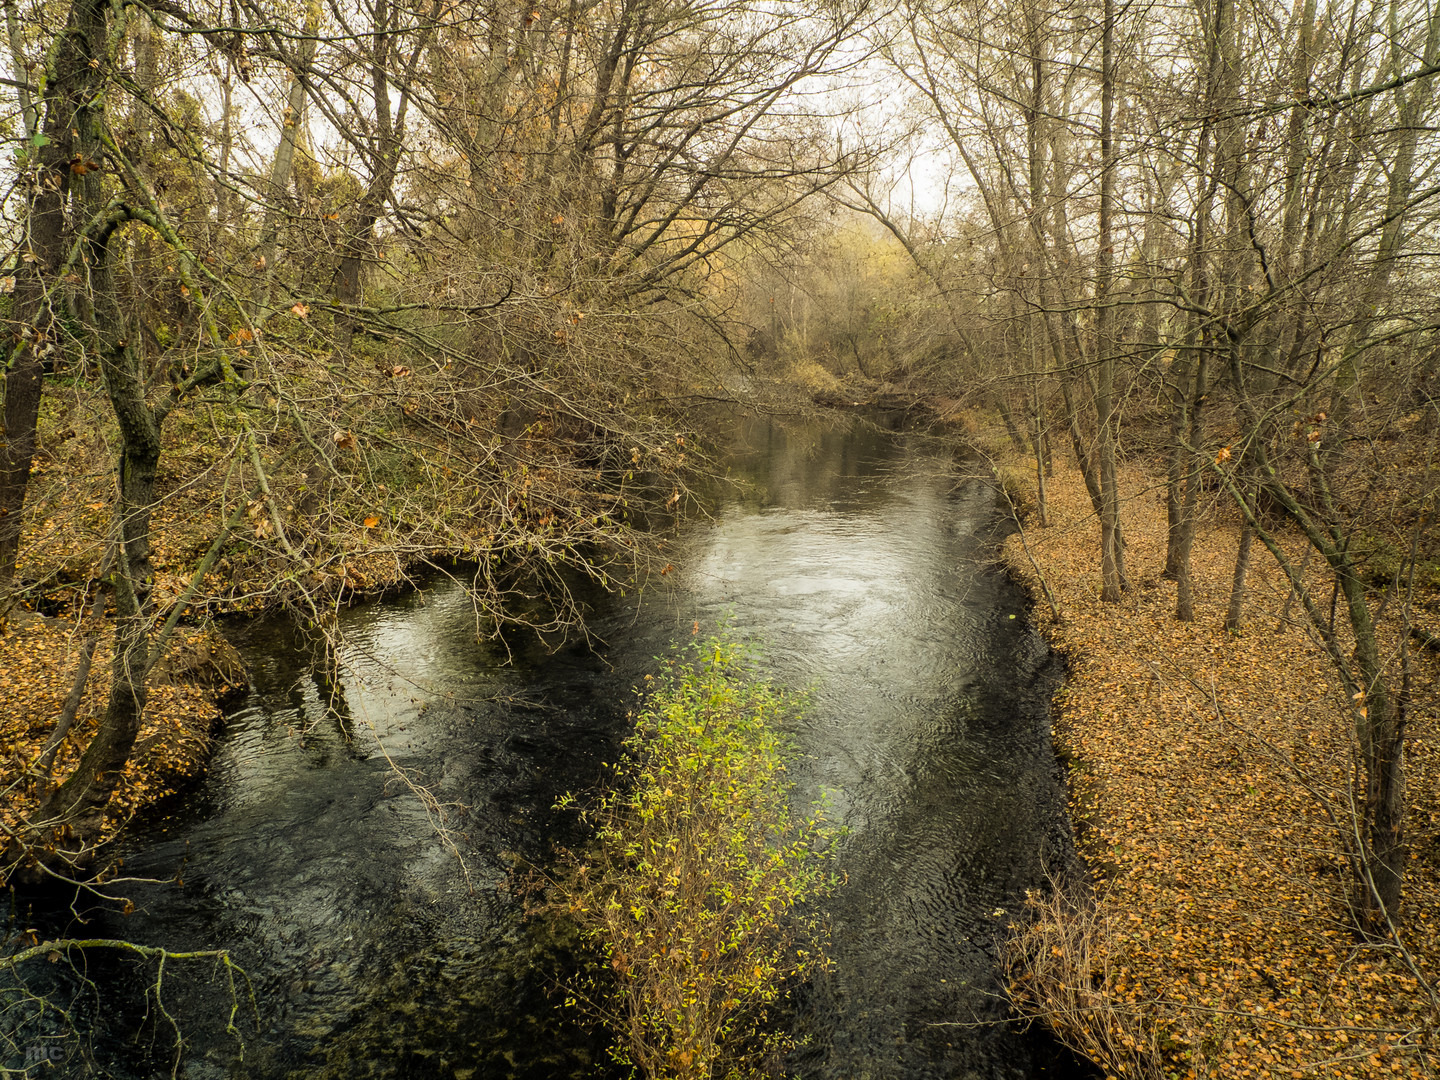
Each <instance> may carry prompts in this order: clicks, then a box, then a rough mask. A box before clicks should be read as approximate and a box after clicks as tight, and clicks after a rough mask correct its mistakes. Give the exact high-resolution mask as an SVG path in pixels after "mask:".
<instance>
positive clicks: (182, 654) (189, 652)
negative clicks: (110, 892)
mask: <svg viewBox="0 0 1440 1080" xmlns="http://www.w3.org/2000/svg"><path fill="white" fill-rule="evenodd" d="M91 629H92V628H89V627H86V626H84V625H77V624H76V623H74V622H67V621H63V620H58V619H42V618H38V617H35V616H23V617H21V618H19V619H14V620H13V621H12V625H11V627H10V629H9V632H8V633H5V634H3V635H0V833H3V832H4V831H5V830H8V829H11V828H14V827H16V826H17V825H18V824H19V823H20V821H21V819H22V818H23V817H24V816H25V815H27V814H29V813H30V812H32V811H33V810H34V809H35V808H36V806H38V805H39V801H40V798H41V795H42V791H43V788H44V786H45V784H46V783H47V782H54V783H58V782H59V781H61V780H63V779H64V778H65V777H67V776H69V775H70V773H71V772H73V771H74V769H75V766H76V764H77V763H78V762H79V760H80V754H81V752H82V751H83V750H84V748H85V746H86V744H87V743H88V742H89V741H90V738H91V737H92V736H93V735H94V733H95V728H96V725H97V724H98V723H99V719H100V715H101V714H102V713H103V712H104V710H105V702H106V698H107V696H108V694H109V690H110V634H109V632H108V631H109V626H108V623H106V624H104V625H103V626H102V627H101V628H100V630H101V632H100V639H99V642H98V646H97V648H96V652H95V656H94V663H93V665H92V668H91V671H90V677H89V679H88V680H87V681H86V685H85V691H84V696H83V697H82V698H81V701H80V707H79V710H78V712H77V713H76V718H75V723H74V725H73V727H72V728H71V730H70V733H69V736H68V737H67V738H66V739H65V741H64V742H63V743H61V744H60V746H59V748H58V751H57V752H56V754H55V758H54V761H53V763H52V764H51V766H50V768H49V769H45V768H43V766H42V759H43V758H44V756H45V754H44V751H45V746H46V743H47V741H48V740H49V738H50V736H51V733H52V732H53V731H54V729H55V722H56V718H57V717H58V716H59V715H60V714H61V711H62V707H63V705H64V702H65V699H66V697H67V696H68V695H69V693H70V690H71V685H72V682H73V680H74V678H75V674H76V671H77V669H78V668H79V667H80V655H81V652H82V650H83V648H84V638H85V636H86V632H87V631H88V630H91ZM151 682H152V685H151V688H150V699H149V702H148V704H147V706H146V709H145V719H144V722H143V723H142V725H141V728H140V735H139V738H138V739H137V741H136V743H135V752H134V753H133V754H132V755H131V757H130V761H129V763H128V764H127V765H126V767H125V770H124V772H123V773H122V774H121V778H120V785H119V787H118V788H117V790H116V792H115V797H114V799H113V800H112V801H111V803H110V806H109V808H108V810H107V814H106V822H105V830H104V834H103V835H102V838H101V839H102V840H103V839H108V838H110V837H112V836H114V835H115V833H116V832H117V831H118V830H119V828H120V827H121V826H122V825H123V824H124V823H125V822H126V821H127V820H128V819H129V818H130V817H132V816H133V815H134V814H135V812H136V811H137V810H139V809H140V808H142V807H143V806H145V805H147V804H149V803H152V802H155V801H156V800H158V799H161V798H164V797H165V796H167V795H170V794H173V793H174V792H175V791H177V790H179V789H180V788H181V787H183V786H185V785H186V784H188V783H190V782H191V781H193V780H194V779H195V778H196V777H197V776H199V775H200V774H201V773H203V772H204V769H205V766H206V763H207V760H208V758H209V753H210V745H211V734H212V732H213V730H214V727H215V723H216V721H218V720H219V718H220V706H219V704H218V702H219V701H220V700H221V699H222V698H223V697H224V696H225V695H226V694H227V693H228V692H230V691H232V690H234V689H235V688H237V687H238V686H242V685H243V684H244V673H243V668H242V666H241V664H240V661H239V658H238V656H236V655H235V652H234V650H233V648H231V647H230V646H229V644H228V643H226V642H225V640H224V638H222V637H221V636H220V634H219V633H218V631H215V630H208V631H205V632H192V631H184V632H181V633H180V634H178V635H177V637H176V639H174V640H173V641H172V644H171V648H170V650H169V651H168V652H167V654H166V656H165V657H164V659H162V661H161V662H160V663H159V664H158V665H157V666H156V670H155V673H154V677H153V678H152V680H151ZM47 777H48V780H47Z"/></svg>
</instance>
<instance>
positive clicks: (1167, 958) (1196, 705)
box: [982, 434, 1440, 1078]
mask: <svg viewBox="0 0 1440 1080" xmlns="http://www.w3.org/2000/svg"><path fill="white" fill-rule="evenodd" d="M1003 439H1004V436H1003V434H1001V435H1000V436H999V438H998V439H992V440H990V442H991V446H992V450H993V451H994V458H995V461H996V464H997V465H998V466H999V467H1001V468H1002V469H1004V470H1005V478H1006V480H1007V482H1008V485H1010V486H1020V487H1021V488H1024V487H1025V486H1026V485H1033V479H1029V480H1027V479H1026V477H1027V476H1032V477H1033V471H1031V472H1028V473H1027V468H1030V469H1032V470H1033V466H1029V465H1028V463H1027V462H1025V461H1023V460H1021V459H1020V458H1019V457H1018V456H1017V455H1013V451H1010V450H1009V448H1008V447H1003V448H1002V447H1000V446H999V443H1000V441H1001V440H1003ZM982 441H983V440H982ZM1122 484H1123V489H1124V495H1125V497H1124V503H1123V508H1122V520H1123V525H1124V528H1125V535H1126V539H1127V542H1128V547H1127V559H1128V563H1129V572H1130V575H1131V578H1132V581H1133V583H1134V587H1133V588H1132V589H1131V590H1130V591H1129V592H1128V593H1127V594H1126V596H1125V598H1124V600H1123V602H1122V603H1120V604H1118V605H1107V604H1102V603H1101V602H1100V596H1099V594H1100V573H1099V558H1098V551H1099V526H1098V523H1097V521H1096V519H1095V516H1094V514H1093V512H1092V510H1091V507H1090V503H1089V499H1088V496H1087V494H1086V491H1085V487H1084V483H1083V480H1082V478H1081V476H1080V474H1079V472H1078V470H1077V469H1075V468H1073V467H1072V466H1070V465H1069V464H1068V463H1062V462H1061V461H1059V460H1057V461H1056V464H1055V472H1054V476H1053V477H1051V478H1050V479H1049V480H1048V481H1047V495H1048V510H1049V515H1050V522H1051V523H1050V527H1049V528H1045V529H1041V528H1038V527H1036V525H1035V523H1034V522H1033V521H1027V522H1026V523H1025V524H1024V528H1023V531H1022V532H1020V533H1017V534H1016V535H1014V536H1012V537H1011V538H1010V539H1009V540H1008V541H1007V543H1006V546H1005V550H1004V554H1005V559H1006V561H1007V563H1008V564H1009V566H1010V567H1011V569H1012V570H1013V572H1014V574H1015V575H1016V576H1017V577H1018V578H1019V579H1020V580H1021V581H1022V582H1024V583H1025V584H1026V585H1027V587H1029V588H1030V590H1031V592H1032V595H1033V596H1034V597H1035V600H1036V603H1035V609H1034V610H1035V619H1036V621H1037V623H1038V624H1039V626H1040V628H1041V630H1042V631H1043V632H1044V633H1045V635H1046V636H1047V637H1048V638H1049V639H1050V641H1051V642H1052V643H1053V644H1054V646H1055V647H1056V648H1058V649H1060V650H1061V651H1062V652H1063V653H1064V654H1065V655H1066V656H1067V658H1068V660H1069V664H1070V676H1069V679H1068V681H1067V683H1066V685H1065V687H1064V689H1063V690H1062V692H1061V693H1060V694H1059V695H1057V700H1056V706H1057V709H1056V741H1057V748H1058V749H1059V751H1060V753H1061V755H1062V760H1065V761H1066V762H1067V765H1068V768H1067V772H1068V774H1069V775H1068V780H1069V788H1070V798H1071V809H1072V814H1073V816H1074V817H1075V819H1076V824H1077V835H1078V839H1079V845H1080V849H1081V852H1082V856H1083V858H1084V860H1085V863H1086V865H1087V866H1088V868H1089V870H1090V872H1091V874H1092V876H1093V878H1094V881H1095V885H1096V889H1095V892H1096V907H1095V908H1094V909H1093V910H1087V909H1086V908H1085V907H1083V906H1082V907H1079V908H1073V907H1072V908H1067V907H1066V906H1065V905H1064V904H1052V905H1050V906H1049V908H1048V909H1047V912H1046V913H1045V914H1042V917H1041V919H1040V922H1039V924H1038V925H1037V926H1036V927H1035V929H1034V930H1033V931H1032V937H1031V938H1030V940H1029V941H1028V942H1027V944H1028V946H1029V948H1030V955H1031V956H1032V957H1035V956H1038V958H1039V959H1038V961H1036V962H1038V963H1040V964H1041V966H1044V967H1046V968H1047V970H1045V971H1043V972H1035V973H1032V976H1031V977H1030V978H1029V979H1025V980H1021V981H1019V982H1017V984H1016V986H1015V990H1016V992H1017V993H1018V994H1020V995H1022V996H1023V995H1025V994H1026V993H1028V992H1030V990H1031V989H1032V988H1034V987H1036V986H1039V985H1041V984H1042V983H1043V984H1046V985H1049V986H1051V987H1054V986H1059V985H1063V984H1066V983H1068V984H1069V985H1070V988H1071V990H1072V991H1073V992H1072V993H1070V994H1068V995H1067V994H1059V995H1057V994H1054V993H1041V994H1040V995H1039V996H1040V1000H1032V1001H1031V1003H1030V1004H1032V1005H1034V1006H1035V1007H1036V1008H1037V1009H1038V1011H1039V1012H1040V1013H1041V1014H1043V1015H1045V1016H1046V1018H1047V1019H1048V1020H1049V1021H1050V1022H1051V1023H1052V1024H1053V1025H1054V1026H1055V1027H1056V1028H1057V1030H1059V1032H1060V1033H1061V1035H1062V1036H1063V1037H1064V1038H1066V1039H1067V1040H1069V1041H1071V1042H1072V1043H1073V1044H1075V1045H1078V1046H1079V1047H1081V1048H1082V1049H1084V1050H1086V1051H1087V1052H1089V1053H1091V1054H1092V1056H1097V1057H1100V1058H1102V1059H1103V1060H1101V1061H1100V1062H1099V1063H1100V1064H1101V1065H1102V1066H1103V1067H1104V1068H1105V1069H1106V1071H1107V1073H1109V1074H1110V1075H1115V1076H1131V1077H1142V1076H1176V1077H1197V1078H1199V1077H1221V1076H1223V1077H1241V1076H1244V1077H1285V1078H1290V1077H1356V1078H1360V1077H1366V1078H1373V1077H1378V1076H1406V1077H1422V1076H1428V1075H1435V1073H1436V1070H1437V1068H1440V1042H1437V1025H1440V1002H1437V1000H1436V998H1435V995H1434V993H1433V991H1432V989H1431V988H1433V987H1434V986H1435V985H1436V983H1437V981H1440V843H1437V831H1436V830H1437V825H1440V755H1437V748H1436V742H1435V737H1436V735H1437V723H1436V717H1435V710H1434V708H1433V704H1434V702H1435V700H1436V699H1435V687H1436V683H1437V672H1436V670H1435V669H1436V662H1435V657H1434V655H1433V654H1430V655H1427V656H1425V657H1423V658H1422V659H1421V660H1420V663H1421V666H1422V669H1423V671H1422V674H1423V675H1424V678H1425V680H1426V682H1427V685H1425V686H1417V687H1415V688H1414V689H1415V700H1416V701H1417V702H1429V703H1430V707H1429V708H1428V709H1427V708H1423V707H1422V708H1421V709H1417V715H1416V716H1415V717H1414V719H1413V721H1412V732H1413V735H1414V738H1413V742H1412V744H1411V746H1410V747H1409V759H1408V765H1409V786H1410V799H1411V811H1410V819H1409V821H1408V823H1407V832H1408V836H1409V838H1410V842H1411V845H1412V859H1411V862H1410V873H1409V877H1408V879H1407V882H1406V889H1405V909H1404V933H1403V938H1402V941H1403V946H1404V949H1403V950H1402V949H1400V948H1396V947H1394V946H1388V947H1382V946H1376V945H1371V944H1366V943H1362V942H1359V941H1357V940H1356V938H1355V936H1354V934H1353V933H1352V931H1351V930H1350V929H1349V928H1348V923H1347V919H1346V912H1345V892H1346V889H1347V888H1348V886H1349V880H1350V879H1349V870H1348V867H1347V865H1346V863H1345V860H1344V857H1343V853H1342V844H1341V838H1340V836H1339V833H1338V830H1337V827H1336V825H1335V824H1333V823H1332V815H1333V818H1334V820H1338V821H1340V822H1344V821H1346V820H1348V816H1349V804H1348V801H1347V797H1346V792H1347V790H1348V782H1349V778H1350V762H1351V754H1350V746H1349V740H1348V736H1347V731H1346V725H1345V721H1344V717H1343V713H1342V709H1341V708H1340V699H1339V691H1338V689H1337V685H1336V680H1335V679H1334V678H1333V676H1332V675H1331V673H1330V671H1329V669H1328V664H1327V661H1326V658H1325V656H1324V655H1323V654H1322V652H1321V651H1320V649H1319V648H1318V647H1317V646H1316V645H1315V644H1314V643H1313V642H1312V641H1311V640H1310V638H1309V637H1308V636H1307V634H1306V631H1305V628H1304V627H1303V625H1301V622H1300V619H1299V618H1298V615H1299V613H1298V605H1296V606H1291V605H1287V599H1288V595H1289V589H1288V585H1287V584H1286V583H1285V582H1284V580H1283V578H1282V576H1281V574H1280V573H1279V570H1278V568H1277V567H1275V566H1274V563H1273V560H1271V559H1269V558H1268V557H1266V556H1265V554H1264V553H1263V551H1260V550H1259V548H1258V545H1257V554H1256V557H1255V558H1254V561H1253V564H1252V567H1251V571H1250V578H1249V596H1248V599H1247V604H1246V610H1245V618H1244V622H1243V630H1242V632H1241V633H1240V634H1238V635H1232V634H1230V633H1227V632H1226V631H1225V630H1224V629H1223V628H1222V623H1223V619H1224V615H1225V606H1226V603H1227V600H1228V597H1229V590H1230V582H1231V575H1232V571H1233V567H1234V558H1235V551H1236V547H1237V543H1238V534H1239V527H1238V526H1239V522H1238V518H1233V519H1232V517H1230V516H1229V515H1227V513H1226V510H1225V508H1224V507H1223V506H1221V505H1219V504H1215V505H1211V506H1210V507H1209V508H1208V509H1207V513H1206V517H1205V519H1204V520H1203V521H1202V522H1201V523H1200V526H1199V529H1198V534H1197V537H1196V541H1195V549H1194V560H1193V572H1194V579H1195V592H1196V597H1197V604H1196V608H1197V617H1196V620H1195V621H1194V622H1192V623H1180V622H1177V621H1176V620H1175V619H1174V617H1173V612H1174V605H1175V585H1174V584H1173V583H1172V582H1167V581H1164V580H1162V578H1161V570H1162V569H1163V567H1164V559H1165V537H1166V519H1165V504H1164V484H1163V479H1158V478H1156V477H1155V476H1153V475H1150V474H1149V473H1147V471H1146V470H1145V469H1144V468H1142V467H1141V466H1140V465H1139V464H1136V463H1131V464H1129V465H1126V466H1125V467H1124V468H1123V469H1122ZM1017 493H1018V494H1019V495H1021V496H1022V499H1024V498H1028V499H1030V500H1033V498H1034V492H1033V486H1032V487H1031V488H1030V490H1029V491H1028V492H1027V491H1025V490H1021V491H1019V492H1017ZM1032 505H1033V503H1032ZM1042 578H1043V580H1044V583H1045V584H1046V585H1048V587H1049V591H1050V594H1051V595H1052V596H1053V598H1054V603H1055V608H1056V610H1058V613H1059V616H1060V617H1059V619H1058V620H1057V618H1056V617H1055V613H1054V612H1053V611H1052V610H1051V608H1050V606H1049V604H1048V603H1047V601H1046V600H1045V599H1044V595H1043V592H1044V590H1043V589H1042V587H1041V579H1042ZM1052 980H1053V981H1052ZM1062 998H1063V999H1064V1000H1061V999H1062Z"/></svg>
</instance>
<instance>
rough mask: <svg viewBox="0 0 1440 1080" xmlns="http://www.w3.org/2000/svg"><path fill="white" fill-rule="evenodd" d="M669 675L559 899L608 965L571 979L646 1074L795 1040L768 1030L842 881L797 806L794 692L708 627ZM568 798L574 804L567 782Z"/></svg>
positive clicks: (622, 1055)
mask: <svg viewBox="0 0 1440 1080" xmlns="http://www.w3.org/2000/svg"><path fill="white" fill-rule="evenodd" d="M696 650H697V652H698V657H696V658H694V660H693V662H690V663H686V662H681V661H674V662H672V663H671V664H670V665H669V671H668V672H667V673H666V674H665V675H663V676H662V677H661V679H659V680H658V681H655V680H651V679H650V678H649V677H648V676H647V684H650V683H652V681H653V682H654V684H655V687H654V689H653V690H652V691H651V693H650V694H649V696H648V699H647V701H646V704H645V707H644V709H643V710H642V711H641V713H640V715H639V718H638V720H637V722H636V726H635V731H634V733H633V734H632V735H631V736H630V738H629V739H627V740H626V743H625V753H624V756H623V757H622V758H621V760H620V762H619V763H618V764H617V765H615V766H614V767H613V773H614V775H613V778H612V779H613V788H612V790H611V792H610V793H609V794H607V795H605V796H603V797H602V798H601V799H600V800H599V801H598V804H597V805H596V806H594V807H593V808H592V809H591V810H589V811H588V812H587V813H586V814H585V818H586V819H587V820H588V821H589V822H590V823H591V824H593V825H594V827H595V830H596V832H595V840H594V842H593V844H592V845H591V847H590V848H589V849H588V850H586V851H585V852H583V853H580V854H576V855H572V856H571V857H570V865H569V867H568V870H567V872H566V874H565V875H564V879H563V880H562V881H561V882H560V884H559V886H558V888H557V892H558V893H559V897H560V902H559V905H558V906H559V907H560V908H561V909H562V910H563V911H565V912H567V913H568V915H569V917H571V918H573V919H574V920H575V921H576V923H577V924H578V925H579V927H580V931H581V935H582V937H583V938H584V939H585V940H586V942H587V943H589V944H590V945H591V946H592V947H593V949H594V953H595V957H596V961H597V967H596V968H591V969H590V970H588V971H585V972H582V973H581V974H580V975H579V976H577V977H576V979H575V981H574V983H573V985H572V986H571V987H570V988H569V996H568V998H567V1002H566V1003H567V1005H578V1006H581V1007H586V1008H588V1009H589V1010H590V1011H592V1012H593V1013H594V1014H596V1015H598V1016H600V1017H601V1018H603V1019H604V1020H605V1021H606V1022H607V1023H609V1024H610V1025H611V1027H612V1029H613V1030H614V1031H615V1034H616V1040H617V1041H616V1045H615V1046H614V1048H613V1049H612V1053H613V1054H614V1056H615V1058H616V1059H617V1060H618V1061H620V1062H621V1063H623V1064H628V1065H631V1066H633V1067H635V1068H636V1069H637V1070H638V1071H639V1072H640V1073H641V1074H643V1075H645V1076H649V1077H674V1078H686V1080H688V1078H701V1077H704V1078H710V1077H720V1076H724V1077H737V1078H738V1077H747V1078H748V1077H753V1076H757V1075H762V1074H763V1073H765V1072H766V1071H767V1070H768V1069H769V1068H773V1067H775V1066H776V1065H777V1064H778V1062H779V1060H780V1058H781V1056H782V1055H783V1053H784V1052H785V1050H786V1049H788V1047H789V1046H790V1041H789V1039H788V1037H787V1036H785V1035H783V1034H780V1033H777V1032H775V1031H771V1030H767V1029H766V1021H767V1019H769V1013H770V1010H771V1007H772V1006H774V1005H775V1004H776V1003H777V1002H779V1001H780V1000H781V999H782V998H783V996H784V995H785V992H786V990H787V987H789V986H790V985H792V984H793V983H794V982H796V981H798V980H800V979H802V978H804V977H805V976H806V975H807V974H809V973H811V972H813V971H815V970H817V969H819V968H822V967H823V966H824V965H825V964H826V960H825V958H824V954H823V951H822V948H821V945H820V944H819V943H818V938H819V935H818V933H817V929H818V926H817V922H816V916H815V915H814V913H813V906H812V904H811V901H813V900H814V899H815V898H817V897H819V896H822V895H825V894H826V893H827V892H828V891H829V890H830V889H831V887H832V885H833V876H832V875H831V874H830V872H829V871H828V869H827V866H826V863H827V859H826V857H825V855H824V854H823V852H822V850H821V848H822V839H823V837H822V834H821V830H820V826H819V821H818V818H816V817H802V816H797V815H795V814H794V813H792V811H791V808H790V793H791V785H790V783H789V782H788V780H787V779H786V777H785V763H784V762H785V758H786V756H787V754H788V751H789V746H788V744H787V741H786V739H785V738H784V736H783V735H782V734H781V732H780V729H779V725H780V724H781V723H782V722H783V721H784V720H785V719H786V718H788V717H790V716H793V714H794V711H795V708H796V703H795V700H794V699H793V698H791V697H789V696H787V695H786V694H785V693H784V692H782V691H781V690H779V689H777V688H776V687H774V686H773V685H771V684H769V683H767V682H764V681H762V680H758V679H754V678H752V677H750V672H749V671H748V667H747V664H746V661H745V658H744V653H743V650H741V649H740V648H739V647H737V646H735V645H733V644H731V643H727V642H721V641H711V642H707V643H705V644H704V645H700V646H697V647H696ZM561 804H562V805H572V804H573V798H572V797H570V796H566V797H565V798H564V799H562V800H561Z"/></svg>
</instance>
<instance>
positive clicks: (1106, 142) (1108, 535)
mask: <svg viewBox="0 0 1440 1080" xmlns="http://www.w3.org/2000/svg"><path fill="white" fill-rule="evenodd" d="M1114 40H1115V0H1105V11H1104V25H1103V27H1102V28H1101V37H1100V221H1099V228H1100V232H1099V239H1098V245H1099V250H1098V251H1097V252H1096V255H1095V339H1096V340H1095V348H1096V373H1095V422H1096V449H1097V457H1098V458H1099V481H1100V578H1101V588H1100V599H1101V600H1104V601H1105V602H1107V603H1112V604H1114V603H1119V601H1120V593H1121V590H1122V589H1123V588H1124V587H1125V584H1126V582H1125V549H1124V538H1123V536H1122V535H1121V531H1120V496H1119V492H1118V490H1117V478H1116V462H1115V453H1116V447H1115V444H1116V417H1115V308H1114V306H1113V305H1112V303H1111V296H1110V289H1111V285H1112V284H1113V279H1114V262H1115V248H1114V235H1113V225H1112V218H1113V216H1114V206H1115V133H1114V129H1113V125H1114V113H1115V50H1114Z"/></svg>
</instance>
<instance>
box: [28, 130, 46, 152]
mask: <svg viewBox="0 0 1440 1080" xmlns="http://www.w3.org/2000/svg"><path fill="white" fill-rule="evenodd" d="M30 145H31V146H33V147H34V148H35V149H36V150H39V149H40V148H41V147H42V146H49V145H50V136H49V135H46V134H44V133H43V132H39V131H37V132H36V133H35V134H34V135H31V136H30Z"/></svg>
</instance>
